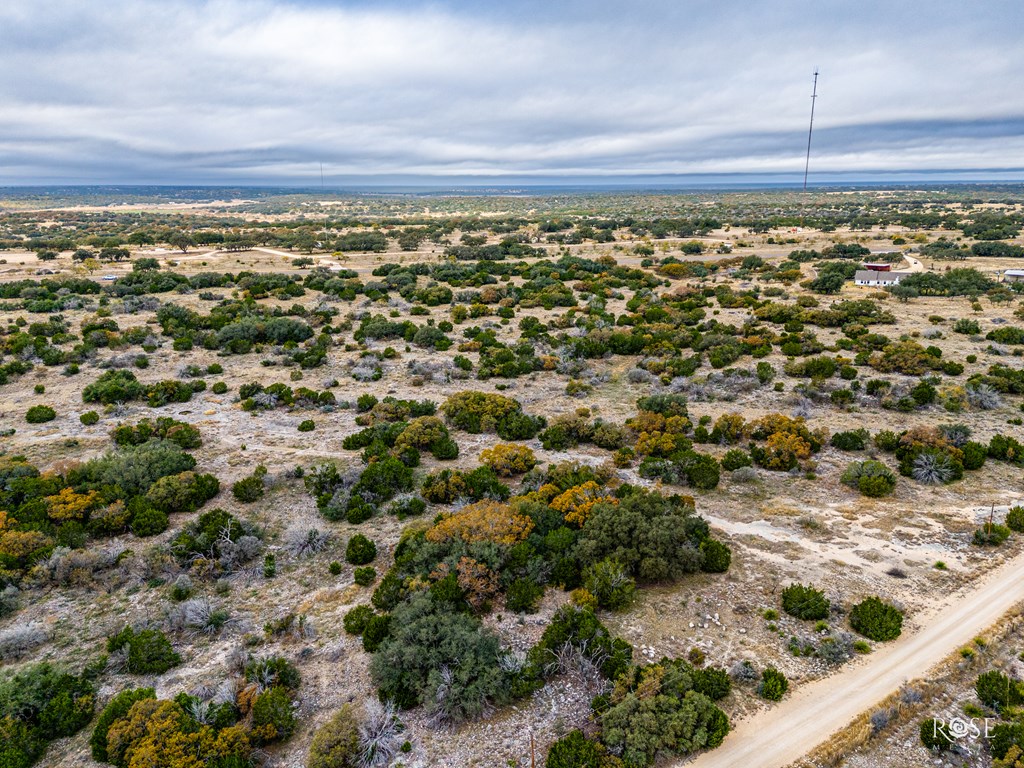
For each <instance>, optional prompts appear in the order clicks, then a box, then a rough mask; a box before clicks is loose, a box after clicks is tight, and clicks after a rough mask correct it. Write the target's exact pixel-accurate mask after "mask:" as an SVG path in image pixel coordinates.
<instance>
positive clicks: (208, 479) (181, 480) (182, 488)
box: [146, 472, 220, 514]
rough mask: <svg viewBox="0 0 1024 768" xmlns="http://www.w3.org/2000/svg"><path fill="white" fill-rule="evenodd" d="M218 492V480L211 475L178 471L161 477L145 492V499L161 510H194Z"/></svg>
mask: <svg viewBox="0 0 1024 768" xmlns="http://www.w3.org/2000/svg"><path fill="white" fill-rule="evenodd" d="M218 493H220V481H219V480H217V478H216V477H214V476H213V475H200V474H197V473H195V472H180V473H178V474H176V475H167V476H165V477H161V478H160V479H159V480H157V481H156V482H155V483H153V485H151V486H150V487H149V490H148V491H147V492H146V501H147V502H149V504H150V505H151V506H153V507H154V508H155V509H158V510H160V511H161V512H166V513H168V514H173V513H175V512H195V511H196V510H197V509H199V507H201V506H203V504H205V503H206V502H207V501H209V500H210V499H212V498H213V497H214V496H216V495H217V494H218Z"/></svg>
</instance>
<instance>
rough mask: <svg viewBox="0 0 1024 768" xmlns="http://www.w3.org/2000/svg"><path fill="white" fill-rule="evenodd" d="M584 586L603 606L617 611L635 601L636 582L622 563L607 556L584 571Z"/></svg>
mask: <svg viewBox="0 0 1024 768" xmlns="http://www.w3.org/2000/svg"><path fill="white" fill-rule="evenodd" d="M583 587H584V589H586V590H587V591H588V592H590V594H592V595H593V596H594V597H595V598H597V604H598V605H599V606H600V607H601V608H608V609H609V610H613V611H617V610H619V609H621V608H625V607H626V606H627V605H629V604H630V603H632V602H633V596H634V595H635V593H636V582H635V581H633V579H632V577H630V575H629V574H628V573H627V572H626V569H625V568H624V567H623V566H622V564H621V563H619V562H617V561H616V560H612V559H610V558H605V559H604V560H601V561H600V562H598V563H595V564H594V565H591V566H588V567H587V568H586V569H585V570H584V571H583Z"/></svg>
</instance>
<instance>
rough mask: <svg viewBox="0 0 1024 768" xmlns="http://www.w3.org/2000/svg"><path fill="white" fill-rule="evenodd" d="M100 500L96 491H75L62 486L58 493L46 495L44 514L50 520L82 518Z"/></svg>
mask: <svg viewBox="0 0 1024 768" xmlns="http://www.w3.org/2000/svg"><path fill="white" fill-rule="evenodd" d="M99 501H100V495H99V493H98V492H96V491H89V492H88V493H75V491H74V490H73V489H71V488H63V489H61V491H60V493H57V494H54V495H53V496H47V497H46V514H47V515H49V517H50V519H51V520H56V521H64V520H82V519H84V518H85V516H86V515H87V514H88V513H89V511H90V510H91V509H92V508H93V507H95V506H96V505H97V504H98V503H99Z"/></svg>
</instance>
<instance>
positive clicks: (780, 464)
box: [764, 432, 811, 470]
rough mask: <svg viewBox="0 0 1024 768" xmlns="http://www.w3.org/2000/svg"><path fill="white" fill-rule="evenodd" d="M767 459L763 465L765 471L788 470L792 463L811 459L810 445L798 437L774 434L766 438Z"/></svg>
mask: <svg viewBox="0 0 1024 768" xmlns="http://www.w3.org/2000/svg"><path fill="white" fill-rule="evenodd" d="M767 446H768V454H769V458H768V459H767V461H766V462H765V463H764V466H765V467H766V468H767V469H780V470H782V469H789V468H790V467H791V466H792V465H793V461H794V460H796V461H804V460H806V459H809V458H810V457H811V444H810V443H808V442H807V441H806V440H804V439H803V438H802V437H799V436H798V435H793V434H790V433H788V432H776V433H774V434H773V435H770V436H769V437H768V441H767Z"/></svg>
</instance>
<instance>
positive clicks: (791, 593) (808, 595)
mask: <svg viewBox="0 0 1024 768" xmlns="http://www.w3.org/2000/svg"><path fill="white" fill-rule="evenodd" d="M830 607H831V606H830V604H829V601H828V599H827V598H826V597H825V593H824V592H822V591H820V590H818V589H815V588H814V587H812V586H811V585H809V584H808V585H806V586H805V585H803V584H790V585H789V586H788V587H786V588H785V589H784V590H782V610H784V611H785V612H786V613H788V614H789V615H790V616H795V617H796V618H798V619H803V620H805V621H808V620H812V619H825V618H828V614H829V609H830Z"/></svg>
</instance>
